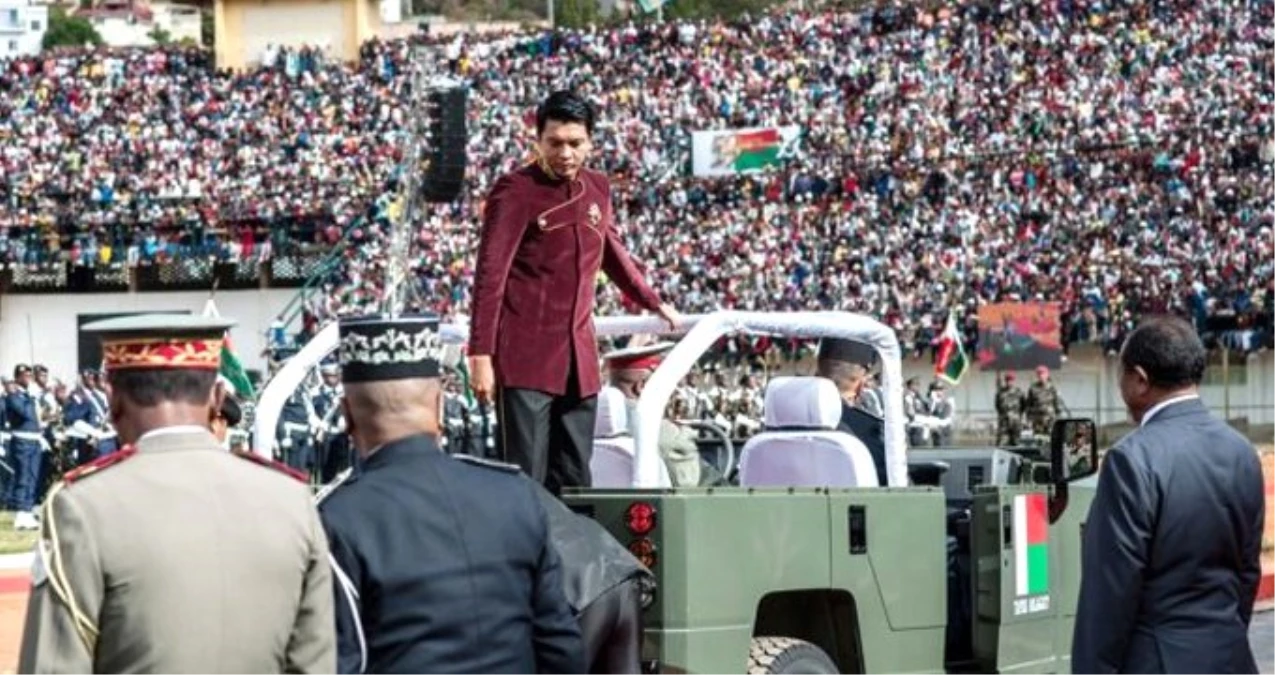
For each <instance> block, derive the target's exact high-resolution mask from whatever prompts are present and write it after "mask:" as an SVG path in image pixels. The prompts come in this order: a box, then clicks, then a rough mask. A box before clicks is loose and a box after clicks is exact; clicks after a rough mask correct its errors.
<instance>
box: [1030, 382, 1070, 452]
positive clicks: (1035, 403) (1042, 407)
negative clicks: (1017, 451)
mask: <svg viewBox="0 0 1275 675" xmlns="http://www.w3.org/2000/svg"><path fill="white" fill-rule="evenodd" d="M1061 406H1062V398H1061V397H1060V396H1059V395H1058V389H1056V388H1055V387H1054V383H1053V382H1050V381H1049V368H1047V367H1045V366H1039V367H1037V368H1036V381H1035V382H1033V383H1032V386H1031V388H1030V389H1028V390H1027V419H1028V420H1030V421H1031V425H1032V433H1033V434H1034V435H1035V436H1036V437H1038V438H1041V437H1045V438H1048V437H1049V430H1050V429H1051V428H1052V427H1053V426H1054V420H1055V419H1057V418H1058V414H1059V409H1060V407H1061Z"/></svg>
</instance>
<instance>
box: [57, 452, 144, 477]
mask: <svg viewBox="0 0 1275 675" xmlns="http://www.w3.org/2000/svg"><path fill="white" fill-rule="evenodd" d="M136 454H137V448H135V447H133V446H131V445H126V446H124V447H122V448H120V449H119V450H117V451H115V452H112V453H110V454H109V455H102V456H101V457H98V458H97V459H95V460H93V461H91V462H89V463H88V464H84V465H81V466H78V467H76V468H74V469H71V470H70V471H68V472H66V473H64V474H62V482H64V483H66V484H67V485H70V484H71V483H74V482H75V481H77V480H83V479H84V478H86V477H88V476H91V475H93V474H95V473H99V472H100V471H102V470H103V469H106V468H107V467H112V466H115V465H116V464H119V463H120V462H123V461H124V460H126V459H128V458H129V457H132V456H133V455H136Z"/></svg>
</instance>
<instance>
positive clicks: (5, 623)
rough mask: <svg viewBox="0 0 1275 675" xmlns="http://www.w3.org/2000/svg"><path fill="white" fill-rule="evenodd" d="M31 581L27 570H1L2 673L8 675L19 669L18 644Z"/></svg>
mask: <svg viewBox="0 0 1275 675" xmlns="http://www.w3.org/2000/svg"><path fill="white" fill-rule="evenodd" d="M30 583H31V582H30V577H29V575H28V574H27V573H26V572H25V571H20V572H0V673H4V674H6V675H7V674H8V673H16V672H17V670H18V646H19V644H20V643H21V641H22V622H23V619H24V618H25V617H26V613H27V586H28V584H30Z"/></svg>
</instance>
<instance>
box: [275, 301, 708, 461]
mask: <svg viewBox="0 0 1275 675" xmlns="http://www.w3.org/2000/svg"><path fill="white" fill-rule="evenodd" d="M699 318H700V317H698V316H689V317H685V321H684V322H683V324H682V328H683V329H688V328H690V327H691V326H694V325H695V323H696V322H697V321H699ZM594 331H595V333H596V334H597V335H598V336H599V337H613V336H616V335H636V334H638V333H651V334H667V333H668V326H667V325H666V324H665V323H664V321H663V320H662V319H660V318H659V317H656V316H608V317H599V318H598V319H596V320H595V321H594ZM439 332H440V334H441V338H442V341H443V342H444V343H445V344H464V343H465V342H466V341H468V340H469V321H468V317H459V319H458V320H457V322H456V323H446V324H443V325H442V327H441V328H440V329H439ZM339 342H340V332H339V329H338V326H337V322H336V321H330V322H328V323H327V325H325V326H324V327H323V328H322V329H321V330H319V332H318V333H316V334H315V336H314V337H313V338H310V341H309V342H307V343H306V345H305V346H304V347H302V348H301V351H299V352H297V353H296V354H295V355H294V356H293V357H292V358H290V359H288V361H287V363H285V364H284V365H283V367H282V368H280V369H279V371H278V372H276V373H275V374H274V376H273V377H271V378H270V381H269V382H267V383H266V386H265V387H264V388H263V389H262V390H261V395H260V396H258V397H257V405H256V408H255V413H254V416H253V422H252V450H253V452H256V453H257V454H259V455H261V456H263V457H266V458H269V457H270V456H271V453H272V448H273V446H274V434H275V427H276V426H277V425H278V423H279V413H280V412H282V411H283V404H284V403H286V402H287V400H288V397H289V396H291V395H292V392H294V391H296V390H297V387H298V386H300V385H301V382H302V381H303V380H305V376H306V373H309V372H310V369H311V368H314V367H315V366H317V365H319V363H321V362H322V361H323V359H325V358H327V356H328V355H329V354H331V353H332V352H334V351H336V348H337V345H338V343H339Z"/></svg>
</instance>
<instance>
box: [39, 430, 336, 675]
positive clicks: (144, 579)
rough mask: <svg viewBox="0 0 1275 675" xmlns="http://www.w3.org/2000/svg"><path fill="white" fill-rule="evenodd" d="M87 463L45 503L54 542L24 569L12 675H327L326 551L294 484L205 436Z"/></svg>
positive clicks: (167, 438) (302, 490) (167, 436)
mask: <svg viewBox="0 0 1275 675" xmlns="http://www.w3.org/2000/svg"><path fill="white" fill-rule="evenodd" d="M86 466H88V467H91V468H90V469H89V470H84V469H81V470H78V471H77V472H72V474H71V476H72V478H71V482H70V483H62V484H60V485H59V486H57V487H56V488H54V491H51V492H50V496H49V497H48V499H47V500H46V501H45V506H44V517H43V522H42V523H41V526H42V528H43V529H44V532H43V537H44V538H51V537H52V535H53V528H54V527H56V532H57V537H56V540H54V541H52V543H51V545H50V546H48V547H44V546H41V547H40V551H39V553H38V559H37V563H36V564H35V565H34V568H35V569H34V572H33V575H32V582H33V584H34V586H33V588H32V590H31V598H30V602H29V604H28V606H27V620H26V629H25V631H24V632H23V635H22V654H21V664H20V665H19V669H20V672H24V673H52V672H71V673H88V672H99V673H100V672H107V673H147V672H159V673H185V672H205V673H281V672H311V673H329V672H332V670H333V669H334V668H335V667H336V650H335V646H336V642H335V634H334V630H333V615H332V585H331V570H330V567H329V565H328V561H327V555H328V553H327V542H326V541H325V540H324V537H323V528H322V526H320V524H319V518H318V514H317V513H316V511H315V508H314V506H313V504H312V498H311V496H310V490H309V488H308V487H307V486H306V485H305V484H304V483H302V482H300V481H298V480H296V479H294V478H292V477H289V476H287V475H285V474H283V473H280V472H278V471H274V470H271V469H268V468H265V467H262V466H259V465H258V464H256V463H254V462H251V461H247V460H245V459H242V458H240V457H237V456H235V455H232V454H231V453H229V452H227V451H225V450H223V449H222V448H221V446H220V445H219V444H218V443H217V440H216V439H215V438H214V437H213V436H212V434H210V433H208V432H206V431H205V432H200V431H184V432H181V431H179V430H177V429H174V430H172V433H164V434H162V435H154V436H145V437H143V438H142V439H141V440H140V441H139V442H138V444H137V451H136V454H132V455H129V453H128V452H127V451H124V452H120V453H115V454H114V455H107V456H106V457H105V458H103V459H102V460H98V462H94V463H92V464H90V465H86ZM93 469H96V470H93ZM263 513H264V514H269V517H266V518H263V517H262V514H263ZM59 567H60V568H61V569H62V570H64V571H65V588H66V589H67V590H68V591H69V594H68V595H69V598H68V597H66V596H64V595H63V594H62V593H60V592H59V590H58V589H55V585H60V583H61V582H60V578H61V575H60V574H58V573H57V569H58V568H59ZM68 600H73V601H74V603H75V607H76V608H78V610H79V613H80V614H81V615H83V616H85V617H88V618H90V619H91V620H92V621H93V623H94V624H95V627H96V630H97V635H96V636H95V638H94V639H92V640H90V642H89V643H86V642H85V641H84V639H82V638H81V635H80V633H79V631H78V630H77V628H76V624H75V620H74V618H73V617H74V611H73V610H72V609H71V605H70V603H69V602H68ZM90 635H91V633H90Z"/></svg>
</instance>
